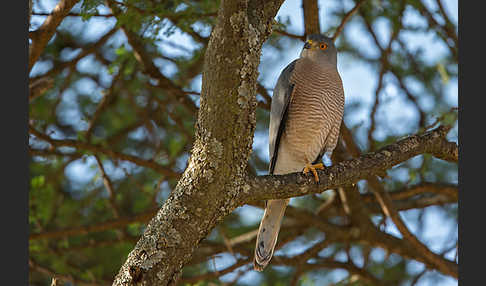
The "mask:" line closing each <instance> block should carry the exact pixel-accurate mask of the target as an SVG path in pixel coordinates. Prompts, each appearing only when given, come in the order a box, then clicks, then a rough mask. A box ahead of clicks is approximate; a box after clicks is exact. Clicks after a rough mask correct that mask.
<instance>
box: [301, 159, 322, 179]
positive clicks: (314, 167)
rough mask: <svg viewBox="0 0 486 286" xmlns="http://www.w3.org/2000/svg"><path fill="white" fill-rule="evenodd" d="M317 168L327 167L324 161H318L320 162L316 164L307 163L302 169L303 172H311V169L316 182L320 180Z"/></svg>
mask: <svg viewBox="0 0 486 286" xmlns="http://www.w3.org/2000/svg"><path fill="white" fill-rule="evenodd" d="M317 169H319V170H324V169H325V167H324V164H322V163H318V164H314V165H312V164H307V165H306V166H305V168H304V170H303V171H302V173H304V174H307V173H309V171H311V172H312V174H314V180H315V181H316V182H319V176H318V175H317V171H316V170H317Z"/></svg>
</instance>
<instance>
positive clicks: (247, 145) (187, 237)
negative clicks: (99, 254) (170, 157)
mask: <svg viewBox="0 0 486 286" xmlns="http://www.w3.org/2000/svg"><path fill="white" fill-rule="evenodd" d="M282 2H283V0H273V1H256V0H255V1H248V0H246V1H245V0H241V1H222V2H221V7H220V8H219V11H218V22H217V24H216V26H215V27H214V29H213V31H212V33H211V37H210V41H209V44H208V49H207V52H206V55H205V63H204V70H203V78H202V81H203V84H202V91H201V105H200V110H199V116H198V120H197V123H196V135H195V142H194V146H193V149H192V155H191V158H190V160H189V162H188V167H187V168H186V170H185V172H184V174H183V176H182V178H181V179H180V181H179V183H178V185H177V187H176V189H175V190H174V191H173V192H172V193H171V195H170V197H169V198H168V199H167V201H166V202H165V203H164V205H163V206H162V208H161V209H160V211H159V212H158V213H157V215H156V216H155V217H154V218H153V219H152V220H151V221H150V223H149V224H148V225H147V228H146V230H145V232H144V234H143V235H142V237H141V238H140V240H139V241H138V243H137V244H136V246H135V248H134V250H133V251H132V252H131V253H130V254H129V255H128V259H127V261H126V262H125V264H124V265H123V266H122V268H121V269H120V271H119V273H118V275H117V276H116V278H115V281H114V283H113V285H174V284H175V283H176V282H177V280H178V278H179V277H180V275H181V270H182V267H183V266H184V264H185V263H186V262H187V261H188V260H189V259H190V258H191V254H192V252H193V251H194V249H195V248H196V247H197V245H198V243H199V242H200V241H201V240H202V239H203V238H204V237H206V235H207V234H209V232H210V231H211V229H213V228H214V226H215V225H216V224H217V223H218V222H219V221H221V220H222V219H223V218H224V217H225V216H226V215H227V214H229V213H230V212H231V211H233V210H234V209H235V208H236V207H237V205H238V201H237V200H236V199H235V197H236V195H237V194H238V193H239V192H238V190H240V189H241V187H242V186H243V185H244V179H245V170H246V166H247V162H248V158H249V156H250V153H251V147H252V143H253V133H254V129H255V125H256V118H255V109H256V104H257V102H256V98H255V92H256V83H257V77H258V70H257V68H258V65H259V63H260V53H261V47H262V45H263V43H264V42H265V40H266V39H267V37H268V36H269V35H270V32H271V24H272V21H273V18H274V17H275V15H276V13H277V11H278V9H279V8H280V5H281V4H282Z"/></svg>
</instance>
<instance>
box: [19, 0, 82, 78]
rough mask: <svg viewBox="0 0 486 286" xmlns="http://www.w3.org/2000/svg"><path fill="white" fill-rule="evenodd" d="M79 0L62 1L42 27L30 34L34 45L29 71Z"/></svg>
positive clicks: (30, 48) (31, 51)
mask: <svg viewBox="0 0 486 286" xmlns="http://www.w3.org/2000/svg"><path fill="white" fill-rule="evenodd" d="M78 2H79V0H61V1H59V3H58V4H57V6H56V7H55V8H54V10H53V11H52V13H51V15H49V17H47V19H46V20H45V21H44V23H43V24H42V26H40V28H39V29H37V30H36V31H34V32H32V33H30V34H31V35H30V38H31V39H32V44H31V45H30V47H29V70H28V72H30V70H31V69H32V67H33V66H34V64H35V62H36V61H37V59H38V58H39V56H40V54H41V53H42V51H44V48H45V47H46V45H47V43H48V42H49V40H50V39H51V38H52V36H53V35H54V33H55V32H56V28H57V27H58V26H59V24H61V22H62V20H63V19H64V18H65V17H66V16H67V15H68V13H69V11H71V8H73V6H74V5H75V4H76V3H78Z"/></svg>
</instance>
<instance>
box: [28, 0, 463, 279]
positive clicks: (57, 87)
mask: <svg viewBox="0 0 486 286" xmlns="http://www.w3.org/2000/svg"><path fill="white" fill-rule="evenodd" d="M357 2H358V1H351V0H349V1H318V4H319V9H320V10H319V11H320V13H319V15H320V23H321V31H323V32H325V33H328V34H329V35H332V33H333V32H334V31H335V29H336V27H338V25H339V24H340V23H341V21H342V19H343V16H344V15H345V13H346V12H347V11H349V10H351V9H352V8H353V7H354V6H355V5H356V3H357ZM33 4H34V5H33V14H32V17H31V22H30V28H29V31H35V30H36V29H37V28H38V27H40V25H42V23H43V22H44V20H45V19H46V16H47V14H49V13H50V12H51V11H52V10H53V8H54V7H55V5H56V4H57V1H50V0H39V1H33ZM218 5H219V3H218V1H177V0H175V1H164V2H163V3H158V2H157V1H140V0H124V1H121V0H120V1H116V0H109V1H106V2H105V1H99V0H89V1H80V2H79V3H78V4H76V5H75V6H74V8H73V9H72V10H71V14H70V15H69V16H67V17H66V18H64V20H63V22H62V23H61V25H60V26H59V27H58V28H57V32H56V34H55V36H54V37H53V38H52V39H51V41H50V42H49V43H48V45H47V47H46V49H45V50H44V51H43V53H42V54H41V56H40V58H39V60H38V61H37V63H36V64H35V65H34V67H33V68H32V71H31V73H30V76H29V77H30V79H29V81H30V87H31V88H30V90H31V91H30V95H29V125H30V130H29V131H30V138H29V152H30V155H31V161H30V176H31V188H30V194H29V196H30V197H29V227H30V238H29V266H30V273H29V280H30V284H31V285H46V284H49V283H50V282H51V278H52V277H53V276H56V277H60V279H61V281H62V283H67V284H66V285H70V284H75V285H84V284H89V285H107V284H111V281H112V279H113V277H114V275H115V274H116V273H117V271H118V269H119V268H120V266H121V265H122V264H123V262H124V261H125V259H126V255H127V254H128V252H129V251H130V250H131V249H132V248H133V246H134V244H135V242H136V241H137V238H138V237H139V236H140V234H141V232H142V231H143V228H144V224H145V223H146V222H147V221H148V220H149V219H150V218H151V216H153V215H154V214H155V212H156V210H157V208H158V207H159V206H160V205H161V204H162V203H163V202H164V200H165V199H166V198H167V196H168V194H169V193H170V191H171V190H172V189H173V188H174V187H175V184H176V183H177V181H178V178H179V175H180V174H181V173H182V172H183V170H184V169H185V166H186V161H187V158H188V156H189V153H188V152H189V151H190V150H191V144H192V139H193V132H194V123H195V119H196V116H197V107H198V104H199V92H200V86H201V74H200V73H201V69H202V64H203V55H204V51H205V47H206V45H207V41H208V37H209V35H210V31H211V27H212V25H214V21H215V16H216V12H217V7H218ZM301 5H302V2H301V1H297V0H287V1H285V2H284V4H283V6H282V7H281V9H280V11H279V14H278V16H277V21H278V23H276V24H275V26H274V33H273V34H272V37H271V38H270V39H269V40H268V41H267V42H266V44H265V45H264V48H263V52H262V57H261V65H260V78H259V80H260V85H259V86H258V92H259V94H258V100H259V107H258V110H257V130H256V132H255V137H254V146H253V148H254V151H253V155H252V160H251V162H250V164H251V167H252V169H253V170H252V171H253V172H255V173H256V174H265V173H266V170H267V166H268V151H267V144H268V137H267V126H268V117H269V116H268V110H269V106H270V100H271V94H272V88H273V86H274V84H275V82H276V79H277V77H278V74H279V73H280V71H281V70H282V69H283V68H284V67H285V66H286V65H287V64H288V63H289V62H290V61H292V60H293V59H295V58H296V57H298V54H299V52H300V49H301V47H302V41H301V40H300V39H299V38H300V37H301V36H302V35H304V32H305V31H304V19H303V13H302V8H301ZM109 6H111V7H117V10H118V11H116V10H113V9H112V10H110V8H109ZM400 15H401V17H399V16H400ZM336 44H337V46H338V49H339V51H340V54H339V58H338V68H339V71H340V73H341V76H342V78H343V83H344V89H345V94H346V107H345V118H344V122H345V123H346V125H347V127H348V128H349V129H350V130H351V131H352V134H353V137H354V139H355V141H356V143H357V144H358V146H359V147H360V148H361V149H362V150H363V151H372V150H376V149H377V148H379V147H381V146H384V145H386V144H390V143H392V142H394V141H396V140H397V139H398V138H402V137H404V136H406V135H409V134H414V133H417V132H420V131H423V130H425V128H426V127H430V126H431V125H433V124H435V125H436V124H437V122H441V123H444V124H452V125H453V126H454V128H453V129H452V130H451V132H450V133H449V136H448V139H449V140H451V141H454V142H457V140H458V139H457V132H458V130H457V112H456V110H455V109H454V108H456V107H457V73H458V70H457V49H458V46H457V1H453V0H449V1H440V0H436V1H425V0H424V1H419V0H417V1H412V0H410V1H385V0H369V1H364V3H362V4H361V6H360V8H359V10H358V11H357V12H356V14H355V15H353V16H352V18H350V19H349V21H348V22H347V23H346V25H345V26H344V30H343V31H342V32H341V34H340V36H339V37H338V39H337V42H336ZM147 59H148V60H147ZM53 146H54V147H53ZM388 176H389V177H388V178H386V179H385V180H384V185H385V188H386V189H387V190H389V191H391V192H392V191H397V190H401V189H403V188H407V187H410V186H415V185H420V184H422V183H431V184H434V185H440V186H447V187H448V188H451V189H453V190H455V192H456V197H455V201H454V200H453V199H452V200H450V199H448V200H444V199H443V200H441V199H438V198H437V197H434V196H433V194H430V193H427V192H423V193H419V194H418V195H417V196H415V197H413V199H414V200H415V202H419V203H416V204H415V205H414V204H410V203H409V204H408V207H406V208H405V209H403V210H402V211H401V214H402V218H403V219H404V221H405V222H406V223H407V225H408V226H409V228H410V229H411V230H412V232H413V233H414V234H415V235H416V236H417V237H418V238H419V239H420V240H421V241H422V242H424V243H425V244H426V245H427V246H429V248H430V249H431V250H433V251H434V252H436V253H443V254H444V255H445V257H447V258H449V259H452V260H454V259H455V257H457V247H456V246H457V164H453V163H446V162H444V161H441V160H438V159H435V158H433V157H432V156H429V155H423V156H422V155H421V156H417V157H415V158H413V159H412V160H409V161H407V162H405V163H403V164H401V165H399V166H397V167H395V168H394V169H392V170H390V171H389V172H388ZM358 187H359V188H360V192H362V193H363V194H364V193H366V192H367V188H368V185H367V183H366V182H365V181H362V182H360V183H359V184H358ZM331 197H332V191H328V192H325V193H323V194H321V195H318V196H306V197H302V198H296V199H293V200H292V201H291V205H292V206H294V207H296V208H304V209H307V210H317V209H318V208H319V207H320V206H321V205H322V204H323V202H324V201H325V200H326V199H329V198H331ZM410 199H411V198H410ZM420 202H421V203H420ZM427 202H428V203H427ZM262 213H263V211H262V209H261V205H260V207H258V204H256V205H245V206H243V207H241V208H239V209H237V210H236V211H235V212H234V213H233V214H231V215H230V216H228V217H227V218H226V220H225V221H224V222H223V223H222V224H221V225H219V226H218V227H217V228H216V229H215V230H214V231H213V232H212V233H211V235H210V236H209V237H208V238H207V239H206V240H205V241H204V242H203V244H202V246H201V249H200V251H199V252H197V253H196V254H195V256H194V259H193V261H192V262H191V263H190V265H189V266H187V267H186V268H185V271H184V274H183V281H182V282H181V283H182V284H184V283H185V282H184V277H186V278H187V277H193V278H192V280H191V279H189V278H188V279H187V280H186V282H190V281H194V282H196V280H198V279H196V278H198V277H199V275H201V276H200V277H199V278H201V281H203V282H199V284H198V285H209V283H215V284H217V285H219V284H221V285H223V284H224V283H235V284H234V285H255V284H259V285H287V284H288V283H289V281H292V279H296V278H295V277H296V275H295V273H296V272H295V269H294V268H293V267H291V266H285V265H272V264H271V265H270V267H269V268H268V270H267V271H265V272H264V273H256V272H254V271H251V270H249V269H250V265H249V264H244V265H238V266H241V267H239V268H235V269H233V268H232V267H233V265H237V264H236V263H238V262H239V261H240V260H239V258H241V257H245V255H246V256H251V252H252V250H253V244H254V241H249V242H247V243H243V244H241V245H240V244H238V245H237V247H235V249H232V248H231V243H229V244H228V241H230V242H231V241H232V239H233V241H234V239H236V238H238V237H241V235H244V234H251V233H252V232H253V231H254V230H255V229H256V228H257V227H258V224H259V220H260V217H261V215H262ZM382 217H383V216H382V215H381V214H376V216H375V217H374V221H375V222H376V224H382V227H383V230H384V231H385V232H388V233H392V234H395V235H397V236H399V235H400V234H399V233H398V231H397V229H396V228H395V227H394V225H393V223H391V222H390V221H388V220H387V219H384V220H383V219H382ZM334 219H336V220H337V219H339V218H334ZM296 234H297V235H296ZM286 238H287V239H288V243H286V244H284V243H282V247H281V248H280V249H279V250H278V251H277V252H276V256H293V255H298V254H299V253H302V252H303V251H305V250H306V249H308V248H309V247H310V246H311V245H315V244H316V243H318V242H319V241H321V240H322V238H323V234H322V233H320V232H319V231H317V230H316V229H313V228H306V229H299V227H298V221H296V220H295V219H292V217H289V218H287V217H286V221H285V222H284V226H283V227H282V232H281V234H280V239H279V240H281V241H283V242H285V241H286ZM228 245H230V247H228ZM316 255H318V256H321V257H330V258H332V259H334V260H335V261H341V262H346V261H349V260H351V261H353V263H355V264H356V265H359V267H363V268H364V269H365V270H366V271H367V272H369V273H371V274H372V275H373V276H374V277H377V278H378V279H379V280H380V281H383V282H384V283H385V282H386V283H388V285H411V284H414V285H457V280H455V279H453V278H450V277H447V276H444V275H442V274H440V273H438V272H436V271H427V269H425V267H424V265H423V264H421V263H419V262H416V261H413V260H408V259H404V258H402V257H400V256H398V255H396V254H391V255H389V254H388V253H386V252H384V251H383V250H382V249H378V248H375V249H367V248H366V247H363V246H362V245H346V243H333V244H331V245H328V246H327V247H325V248H323V249H322V250H321V251H320V252H319V253H318V254H316ZM225 269H226V270H225ZM229 270H234V271H229ZM226 272H228V274H226ZM206 273H213V274H211V275H209V274H206ZM205 274H206V275H205ZM353 274H355V273H353V272H352V271H349V269H348V270H343V269H340V267H335V268H334V267H329V268H325V269H318V270H309V271H305V272H304V273H299V276H298V277H299V279H300V280H299V283H300V284H301V285H322V284H327V283H336V285H349V284H350V283H351V282H350V281H353V279H355V278H353ZM194 277H195V278H194ZM355 283H358V284H356V285H365V284H359V283H365V282H362V281H361V282H355Z"/></svg>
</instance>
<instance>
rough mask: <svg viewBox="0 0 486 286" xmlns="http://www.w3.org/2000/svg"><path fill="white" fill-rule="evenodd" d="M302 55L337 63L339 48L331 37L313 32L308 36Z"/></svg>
mask: <svg viewBox="0 0 486 286" xmlns="http://www.w3.org/2000/svg"><path fill="white" fill-rule="evenodd" d="M300 57H301V58H309V59H311V60H313V61H318V62H320V63H331V64H334V65H336V64H337V49H336V46H335V45H334V42H333V41H332V39H331V38H329V37H326V36H324V35H321V34H311V35H309V36H307V41H306V42H305V44H304V47H303V48H302V52H301V53H300Z"/></svg>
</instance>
